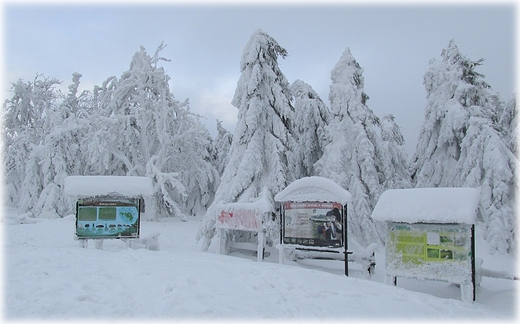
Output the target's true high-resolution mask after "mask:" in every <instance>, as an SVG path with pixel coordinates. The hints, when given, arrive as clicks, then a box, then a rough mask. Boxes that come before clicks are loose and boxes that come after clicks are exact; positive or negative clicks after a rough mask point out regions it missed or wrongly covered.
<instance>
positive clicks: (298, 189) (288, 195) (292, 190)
mask: <svg viewBox="0 0 520 324" xmlns="http://www.w3.org/2000/svg"><path fill="white" fill-rule="evenodd" d="M274 200H275V201H278V202H284V201H295V202H303V201H319V202H339V203H341V204H343V205H344V204H346V203H348V202H350V201H351V200H352V195H351V194H350V193H349V192H348V191H347V190H345V189H343V188H342V187H341V186H339V185H338V184H337V183H335V182H334V181H332V180H330V179H328V178H323V177H316V176H312V177H304V178H301V179H298V180H296V181H293V182H292V183H290V184H289V185H288V186H287V187H286V188H285V189H284V190H282V191H281V192H279V193H278V194H276V195H275V196H274Z"/></svg>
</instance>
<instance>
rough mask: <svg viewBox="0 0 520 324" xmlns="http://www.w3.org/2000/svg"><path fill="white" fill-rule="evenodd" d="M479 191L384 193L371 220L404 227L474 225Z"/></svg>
mask: <svg viewBox="0 0 520 324" xmlns="http://www.w3.org/2000/svg"><path fill="white" fill-rule="evenodd" d="M478 204H479V191H478V190H477V189H473V188H416V189H392V190H387V191H385V192H383V194H382V195H381V197H380V198H379V200H378V202H377V204H376V207H375V208H374V211H373V212H372V218H373V219H375V220H379V221H391V222H404V223H459V224H475V221H476V217H477V209H478Z"/></svg>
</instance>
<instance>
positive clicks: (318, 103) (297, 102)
mask: <svg viewBox="0 0 520 324" xmlns="http://www.w3.org/2000/svg"><path fill="white" fill-rule="evenodd" d="M290 90H291V94H292V95H293V96H294V127H295V129H294V130H293V133H294V134H295V137H296V139H297V142H298V145H296V147H295V148H294V150H295V151H296V150H298V152H295V153H296V154H298V160H299V170H300V174H299V176H298V178H301V177H308V176H311V175H313V174H314V163H316V162H317V161H318V160H319V159H320V158H321V156H322V155H323V145H324V144H325V143H326V135H325V128H326V126H327V124H328V123H329V121H330V119H331V116H330V111H329V108H328V107H327V106H326V105H325V103H324V102H323V101H322V100H321V98H320V96H319V95H318V94H317V93H316V91H314V90H313V89H312V87H311V86H310V85H308V84H306V83H305V82H303V81H301V80H296V81H294V82H293V83H292V84H291V86H290Z"/></svg>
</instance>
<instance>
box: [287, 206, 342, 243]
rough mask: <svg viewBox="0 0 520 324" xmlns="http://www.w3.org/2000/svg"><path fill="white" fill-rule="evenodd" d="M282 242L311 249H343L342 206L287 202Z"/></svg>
mask: <svg viewBox="0 0 520 324" xmlns="http://www.w3.org/2000/svg"><path fill="white" fill-rule="evenodd" d="M284 209H285V217H284V219H283V224H282V225H283V227H282V232H283V242H284V243H285V244H299V245H310V246H330V247H340V246H343V206H342V205H341V204H339V203H326V202H286V203H284Z"/></svg>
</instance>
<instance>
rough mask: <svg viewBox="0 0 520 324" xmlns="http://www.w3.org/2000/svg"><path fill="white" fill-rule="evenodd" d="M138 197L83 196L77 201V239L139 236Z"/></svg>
mask: <svg viewBox="0 0 520 324" xmlns="http://www.w3.org/2000/svg"><path fill="white" fill-rule="evenodd" d="M139 202H140V200H139V199H138V198H121V199H119V198H118V199H114V198H96V199H80V200H78V202H77V204H76V238H78V239H103V238H138V237H139V224H140V208H139V207H140V206H139Z"/></svg>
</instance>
